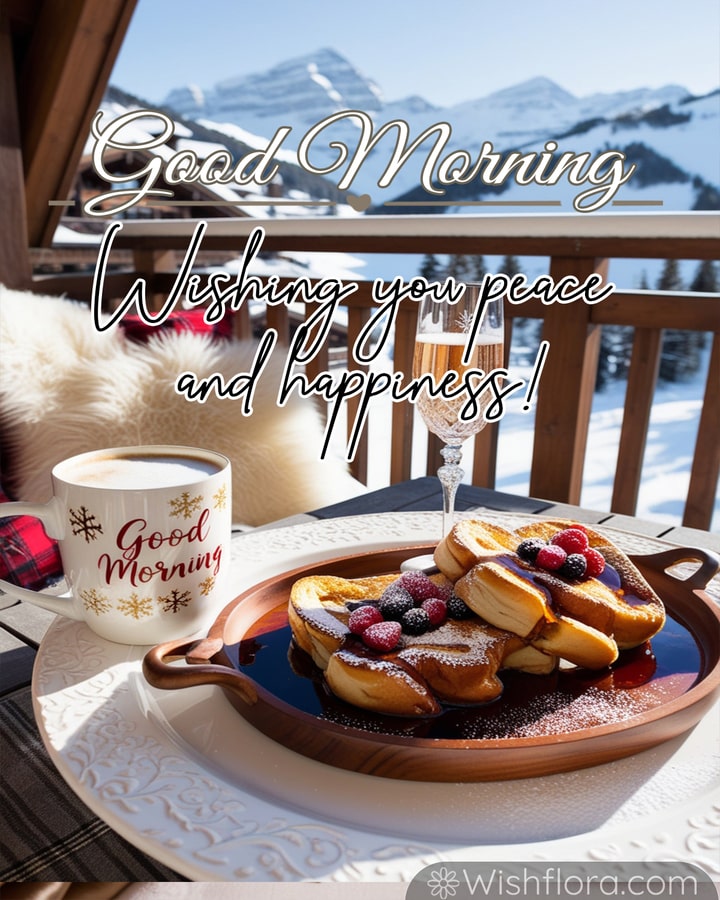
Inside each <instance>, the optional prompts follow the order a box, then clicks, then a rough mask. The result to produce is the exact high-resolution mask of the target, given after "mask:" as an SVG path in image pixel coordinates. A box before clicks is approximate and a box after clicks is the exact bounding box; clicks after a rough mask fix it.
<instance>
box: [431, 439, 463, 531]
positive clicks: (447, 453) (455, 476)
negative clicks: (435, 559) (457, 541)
mask: <svg viewBox="0 0 720 900" xmlns="http://www.w3.org/2000/svg"><path fill="white" fill-rule="evenodd" d="M440 454H441V456H442V458H443V459H444V460H445V464H444V465H442V466H440V468H439V469H438V472H437V474H438V478H439V479H440V484H441V485H442V491H443V537H445V535H446V534H447V533H448V532H449V531H450V529H451V528H452V527H453V524H454V519H455V495H456V494H457V489H458V485H459V484H460V482H461V481H462V478H463V475H464V474H465V473H464V472H463V470H462V469H461V468H460V460H461V459H462V448H461V447H450V446H448V447H443V448H442V450H441V451H440Z"/></svg>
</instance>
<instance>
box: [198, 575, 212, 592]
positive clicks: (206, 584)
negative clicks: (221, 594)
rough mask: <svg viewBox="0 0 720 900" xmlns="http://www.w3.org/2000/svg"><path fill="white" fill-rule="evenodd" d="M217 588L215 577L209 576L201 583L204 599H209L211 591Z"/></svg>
mask: <svg viewBox="0 0 720 900" xmlns="http://www.w3.org/2000/svg"><path fill="white" fill-rule="evenodd" d="M214 587H215V576H214V575H208V577H207V578H206V579H205V580H204V581H201V582H200V593H201V594H202V595H203V597H207V595H208V594H209V593H210V591H211V590H212V589H213V588H214Z"/></svg>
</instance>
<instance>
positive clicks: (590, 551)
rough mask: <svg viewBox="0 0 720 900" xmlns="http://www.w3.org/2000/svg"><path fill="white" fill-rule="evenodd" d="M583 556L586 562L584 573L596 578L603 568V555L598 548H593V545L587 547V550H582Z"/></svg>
mask: <svg viewBox="0 0 720 900" xmlns="http://www.w3.org/2000/svg"><path fill="white" fill-rule="evenodd" d="M583 556H584V557H585V562H586V563H587V569H586V570H585V575H586V576H587V577H588V578H597V577H598V575H601V574H602V573H603V570H604V569H605V557H604V556H603V555H602V553H601V552H600V551H599V550H595V548H594V547H588V548H587V550H585V551H584V553H583Z"/></svg>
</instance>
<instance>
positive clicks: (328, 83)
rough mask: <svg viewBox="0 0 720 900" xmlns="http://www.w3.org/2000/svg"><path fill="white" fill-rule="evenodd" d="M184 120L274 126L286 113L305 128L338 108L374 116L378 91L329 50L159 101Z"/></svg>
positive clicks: (175, 92) (187, 88)
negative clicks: (259, 122) (252, 121)
mask: <svg viewBox="0 0 720 900" xmlns="http://www.w3.org/2000/svg"><path fill="white" fill-rule="evenodd" d="M164 103H165V105H166V106H170V107H172V108H173V109H176V110H177V111H178V112H179V113H181V114H182V115H184V116H189V117H190V118H199V117H201V116H202V117H205V118H211V119H217V120H219V121H228V122H233V123H235V124H244V123H245V122H246V121H247V119H248V117H250V118H251V119H255V118H260V119H273V120H275V121H276V122H278V123H280V122H282V121H283V117H284V115H285V114H286V113H287V112H288V111H290V112H291V114H292V118H293V119H296V120H300V121H303V122H305V123H307V124H311V123H314V122H319V121H320V120H321V119H324V118H326V117H327V116H328V115H330V114H331V113H333V112H336V111H337V110H339V109H364V110H367V111H368V112H370V113H373V112H379V111H380V110H381V109H382V106H383V102H382V96H381V92H380V89H379V87H378V86H377V85H376V84H375V83H374V82H373V81H371V80H370V79H368V78H366V77H365V76H364V75H362V74H361V73H360V72H359V71H358V70H357V69H356V68H355V67H354V66H353V65H352V64H351V63H349V62H348V61H347V60H346V59H345V57H343V56H342V55H341V54H340V53H338V52H337V51H336V50H333V49H331V48H329V47H324V48H321V49H320V50H317V51H315V52H314V53H310V54H306V55H304V56H300V57H296V58H294V59H289V60H286V61H284V62H281V63H279V64H278V65H276V66H273V67H272V68H271V69H268V70H267V71H265V72H258V73H253V74H250V75H243V76H238V77H234V78H228V79H225V80H223V81H221V82H219V83H218V84H216V85H215V86H214V88H211V89H209V90H200V89H198V88H195V87H190V86H185V87H181V88H176V89H175V90H173V91H171V92H170V94H168V96H167V97H166V99H165V101H164Z"/></svg>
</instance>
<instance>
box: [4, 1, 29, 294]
mask: <svg viewBox="0 0 720 900" xmlns="http://www.w3.org/2000/svg"><path fill="white" fill-rule="evenodd" d="M0 134H2V140H1V141H0V193H1V194H2V207H3V212H2V215H3V220H4V225H3V229H2V240H0V284H4V285H5V286H6V287H9V288H16V289H19V288H29V287H30V283H31V281H32V268H31V265H30V251H29V249H28V244H27V215H26V209H25V180H24V177H23V160H22V150H21V149H20V123H19V121H18V108H17V91H16V86H15V67H14V61H13V50H12V41H11V40H10V29H9V24H8V22H7V20H6V18H5V16H2V17H1V18H0Z"/></svg>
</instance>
